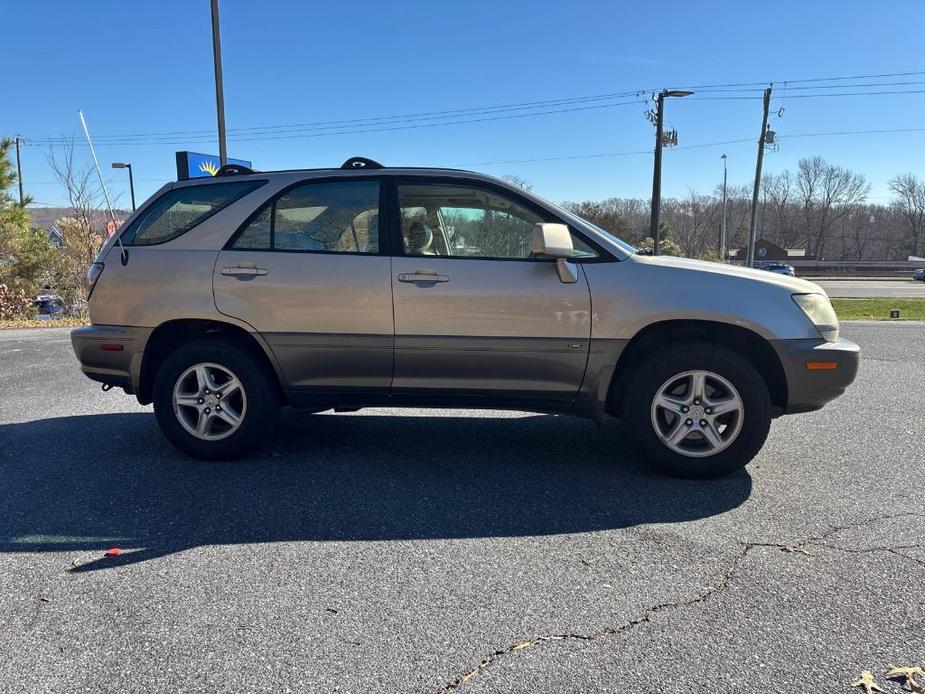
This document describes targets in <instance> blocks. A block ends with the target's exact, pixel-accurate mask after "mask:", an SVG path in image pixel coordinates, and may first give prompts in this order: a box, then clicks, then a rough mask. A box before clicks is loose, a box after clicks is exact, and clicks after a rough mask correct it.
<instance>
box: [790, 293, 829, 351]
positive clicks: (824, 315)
mask: <svg viewBox="0 0 925 694" xmlns="http://www.w3.org/2000/svg"><path fill="white" fill-rule="evenodd" d="M793 302H794V303H795V304H796V305H797V306H799V307H800V309H801V310H802V311H803V313H805V314H806V317H807V318H809V319H810V320H811V321H812V323H813V325H815V326H816V330H818V331H819V334H820V335H821V336H822V339H823V340H825V341H826V342H836V341H837V340H838V316H836V315H835V309H834V308H832V302H831V301H829V298H828V297H827V296H825V295H824V294H794V295H793Z"/></svg>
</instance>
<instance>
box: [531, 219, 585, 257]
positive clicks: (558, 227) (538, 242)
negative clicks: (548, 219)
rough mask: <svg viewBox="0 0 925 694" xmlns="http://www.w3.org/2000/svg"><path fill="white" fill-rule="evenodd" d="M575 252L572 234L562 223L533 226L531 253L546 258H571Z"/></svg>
mask: <svg viewBox="0 0 925 694" xmlns="http://www.w3.org/2000/svg"><path fill="white" fill-rule="evenodd" d="M574 253H575V247H574V246H573V245H572V235H571V234H570V233H569V230H568V227H567V226H565V225H564V224H544V223H542V222H540V223H538V224H536V225H535V226H534V227H533V255H545V256H546V257H547V258H571V257H572V255H573V254H574Z"/></svg>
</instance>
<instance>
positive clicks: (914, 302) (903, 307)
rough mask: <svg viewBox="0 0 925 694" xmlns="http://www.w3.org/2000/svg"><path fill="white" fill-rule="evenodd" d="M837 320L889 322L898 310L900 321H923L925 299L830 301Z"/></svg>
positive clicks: (924, 316) (924, 318) (924, 317)
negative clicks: (892, 313) (892, 312)
mask: <svg viewBox="0 0 925 694" xmlns="http://www.w3.org/2000/svg"><path fill="white" fill-rule="evenodd" d="M832 306H833V307H834V308H835V313H837V314H838V319H839V320H889V319H890V310H891V309H894V308H898V309H899V317H900V320H925V299H889V298H886V299H883V298H879V297H877V298H865V299H832Z"/></svg>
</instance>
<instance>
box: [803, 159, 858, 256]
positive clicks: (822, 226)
mask: <svg viewBox="0 0 925 694" xmlns="http://www.w3.org/2000/svg"><path fill="white" fill-rule="evenodd" d="M797 190H798V191H799V193H800V198H801V201H802V213H803V224H804V227H805V230H806V236H807V247H808V248H810V249H812V252H813V253H814V254H815V256H816V258H818V259H820V260H822V259H823V258H824V254H825V243H826V240H827V239H828V237H829V233H830V232H831V230H832V225H833V224H834V223H835V222H837V221H838V220H839V219H841V218H842V217H844V216H845V215H847V214H849V213H850V212H851V211H852V210H854V209H856V208H857V206H858V205H860V204H862V203H863V202H864V201H865V200H866V199H867V195H868V193H870V184H869V183H868V182H867V179H865V178H864V176H863V175H861V174H857V173H854V172H853V171H850V170H849V169H844V168H842V167H840V166H836V165H835V164H830V163H828V162H827V161H825V160H824V159H823V158H822V157H813V158H812V159H801V160H800V162H799V165H798V172H797Z"/></svg>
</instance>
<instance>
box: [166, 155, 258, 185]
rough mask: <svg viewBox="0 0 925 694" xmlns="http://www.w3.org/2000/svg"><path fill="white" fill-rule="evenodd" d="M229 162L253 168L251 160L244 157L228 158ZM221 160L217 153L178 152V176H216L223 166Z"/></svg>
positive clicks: (185, 177) (184, 177) (181, 177)
mask: <svg viewBox="0 0 925 694" xmlns="http://www.w3.org/2000/svg"><path fill="white" fill-rule="evenodd" d="M228 163H229V164H237V165H238V166H246V167H247V168H251V162H249V161H245V160H244V159H231V158H229V159H228ZM221 166H222V165H221V160H220V159H219V157H218V155H217V154H200V153H198V152H177V178H178V179H179V180H181V181H182V180H185V179H187V178H203V177H206V176H214V175H215V174H217V173H218V170H219V169H220V168H221Z"/></svg>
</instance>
